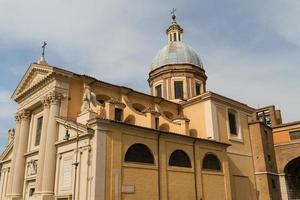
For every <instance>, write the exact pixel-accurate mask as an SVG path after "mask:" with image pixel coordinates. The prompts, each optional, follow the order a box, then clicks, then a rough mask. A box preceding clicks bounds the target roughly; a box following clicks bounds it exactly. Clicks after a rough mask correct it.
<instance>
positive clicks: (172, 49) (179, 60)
mask: <svg viewBox="0 0 300 200" xmlns="http://www.w3.org/2000/svg"><path fill="white" fill-rule="evenodd" d="M169 64H191V65H194V66H197V67H200V68H202V69H203V64H202V62H201V60H200V58H199V56H198V54H197V53H196V51H195V50H194V49H193V48H192V47H190V46H188V45H186V44H185V43H183V42H181V41H178V42H170V43H169V44H168V45H166V46H165V47H163V48H162V49H161V50H159V51H158V53H157V54H156V56H155V57H154V59H153V60H152V63H151V70H155V69H157V68H159V67H162V66H164V65H169Z"/></svg>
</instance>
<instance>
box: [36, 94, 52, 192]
mask: <svg viewBox="0 0 300 200" xmlns="http://www.w3.org/2000/svg"><path fill="white" fill-rule="evenodd" d="M42 103H43V107H44V110H43V127H42V134H41V143H40V147H39V156H38V167H37V176H36V192H35V194H37V195H38V194H40V193H41V190H42V180H43V174H44V173H43V170H44V161H45V160H44V158H45V151H46V137H47V127H48V120H49V110H50V98H49V97H48V96H46V97H44V99H43V100H42Z"/></svg>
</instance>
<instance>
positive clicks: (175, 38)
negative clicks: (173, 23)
mask: <svg viewBox="0 0 300 200" xmlns="http://www.w3.org/2000/svg"><path fill="white" fill-rule="evenodd" d="M173 35H174V36H173V37H174V42H176V40H177V37H176V33H173Z"/></svg>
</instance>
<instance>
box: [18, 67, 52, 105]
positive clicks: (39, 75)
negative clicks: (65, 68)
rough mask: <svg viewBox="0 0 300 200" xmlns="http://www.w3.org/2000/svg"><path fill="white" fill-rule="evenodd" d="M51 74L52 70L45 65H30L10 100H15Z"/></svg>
mask: <svg viewBox="0 0 300 200" xmlns="http://www.w3.org/2000/svg"><path fill="white" fill-rule="evenodd" d="M52 72H53V68H52V67H50V66H46V65H39V64H31V65H30V67H29V68H28V70H27V72H26V73H25V75H24V76H23V78H22V80H21V81H20V82H19V84H18V86H17V88H16V89H15V91H14V93H13V95H12V98H13V99H15V98H16V97H18V96H19V95H21V94H22V93H24V92H25V91H27V90H29V89H30V88H32V87H33V86H35V85H37V84H38V83H40V82H41V81H42V80H44V79H45V78H46V77H47V76H49V75H50V74H51V73H52Z"/></svg>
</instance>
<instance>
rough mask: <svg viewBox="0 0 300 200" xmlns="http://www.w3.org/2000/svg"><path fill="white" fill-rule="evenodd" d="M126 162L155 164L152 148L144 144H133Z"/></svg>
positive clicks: (128, 151) (126, 156)
mask: <svg viewBox="0 0 300 200" xmlns="http://www.w3.org/2000/svg"><path fill="white" fill-rule="evenodd" d="M124 160H125V162H135V163H147V164H154V158H153V154H152V152H151V150H150V149H149V148H148V147H147V146H146V145H144V144H140V143H136V144H133V145H131V146H130V147H129V148H128V150H127V151H126V154H125V159H124Z"/></svg>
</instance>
